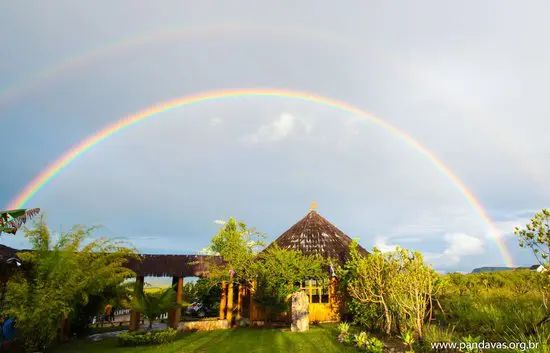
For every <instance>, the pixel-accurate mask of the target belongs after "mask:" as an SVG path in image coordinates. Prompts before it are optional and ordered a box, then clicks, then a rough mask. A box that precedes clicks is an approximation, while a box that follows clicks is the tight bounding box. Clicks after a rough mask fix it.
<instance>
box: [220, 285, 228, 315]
mask: <svg viewBox="0 0 550 353" xmlns="http://www.w3.org/2000/svg"><path fill="white" fill-rule="evenodd" d="M226 292H227V282H225V281H222V298H221V300H220V320H225V306H226V305H227V294H226Z"/></svg>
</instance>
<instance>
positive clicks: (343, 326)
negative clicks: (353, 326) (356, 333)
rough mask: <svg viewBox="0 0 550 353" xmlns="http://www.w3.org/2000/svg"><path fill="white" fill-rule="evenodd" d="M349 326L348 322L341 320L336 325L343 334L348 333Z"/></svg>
mask: <svg viewBox="0 0 550 353" xmlns="http://www.w3.org/2000/svg"><path fill="white" fill-rule="evenodd" d="M349 328H350V324H349V323H347V322H342V323H340V324H339V325H338V330H339V331H340V334H343V335H347V334H349Z"/></svg>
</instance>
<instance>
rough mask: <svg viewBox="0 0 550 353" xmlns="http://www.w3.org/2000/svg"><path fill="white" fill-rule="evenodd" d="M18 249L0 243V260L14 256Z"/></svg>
mask: <svg viewBox="0 0 550 353" xmlns="http://www.w3.org/2000/svg"><path fill="white" fill-rule="evenodd" d="M18 251H19V250H17V249H14V248H10V247H9V246H6V245H2V244H0V261H6V260H8V259H9V258H12V257H15V256H16V254H17V252H18Z"/></svg>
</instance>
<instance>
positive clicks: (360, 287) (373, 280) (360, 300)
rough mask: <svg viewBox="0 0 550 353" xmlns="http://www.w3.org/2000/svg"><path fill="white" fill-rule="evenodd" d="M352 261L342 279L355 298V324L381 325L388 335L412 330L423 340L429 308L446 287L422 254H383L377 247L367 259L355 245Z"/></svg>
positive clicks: (343, 270) (344, 271) (403, 250)
mask: <svg viewBox="0 0 550 353" xmlns="http://www.w3.org/2000/svg"><path fill="white" fill-rule="evenodd" d="M350 258H351V260H350V261H348V262H347V263H346V264H345V265H344V267H343V269H342V271H341V277H342V278H343V281H342V283H343V285H344V288H345V289H346V290H347V292H348V293H349V295H350V297H351V298H352V300H351V303H350V304H349V305H348V310H352V313H353V314H354V321H355V322H356V323H361V324H363V325H365V326H370V325H369V324H372V325H373V326H374V325H377V326H378V327H379V328H381V329H383V330H384V331H385V332H386V333H387V334H390V333H391V332H392V331H394V329H395V330H399V329H403V328H407V327H411V328H414V330H415V331H416V333H417V334H418V336H419V337H420V338H422V329H423V326H424V321H425V315H426V311H427V308H428V305H429V303H430V302H431V301H432V298H433V295H434V293H435V289H436V288H438V286H441V287H442V286H443V282H442V281H440V280H439V279H438V277H439V276H438V275H437V274H435V272H434V271H433V270H432V269H431V268H430V267H429V266H427V265H426V264H424V261H423V258H422V255H421V254H420V253H418V252H411V251H408V250H405V249H397V250H396V251H394V252H389V253H382V252H381V251H379V250H378V249H376V248H375V249H374V250H373V252H372V253H371V254H370V255H369V256H366V257H363V256H360V255H359V254H358V252H357V245H356V244H355V243H354V244H352V246H351V247H350ZM365 309H366V310H365Z"/></svg>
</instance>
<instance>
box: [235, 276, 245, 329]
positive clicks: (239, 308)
mask: <svg viewBox="0 0 550 353" xmlns="http://www.w3.org/2000/svg"><path fill="white" fill-rule="evenodd" d="M243 289H244V287H243V286H242V285H241V283H239V289H238V290H237V316H235V319H236V320H240V319H241V316H242V310H243Z"/></svg>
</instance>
